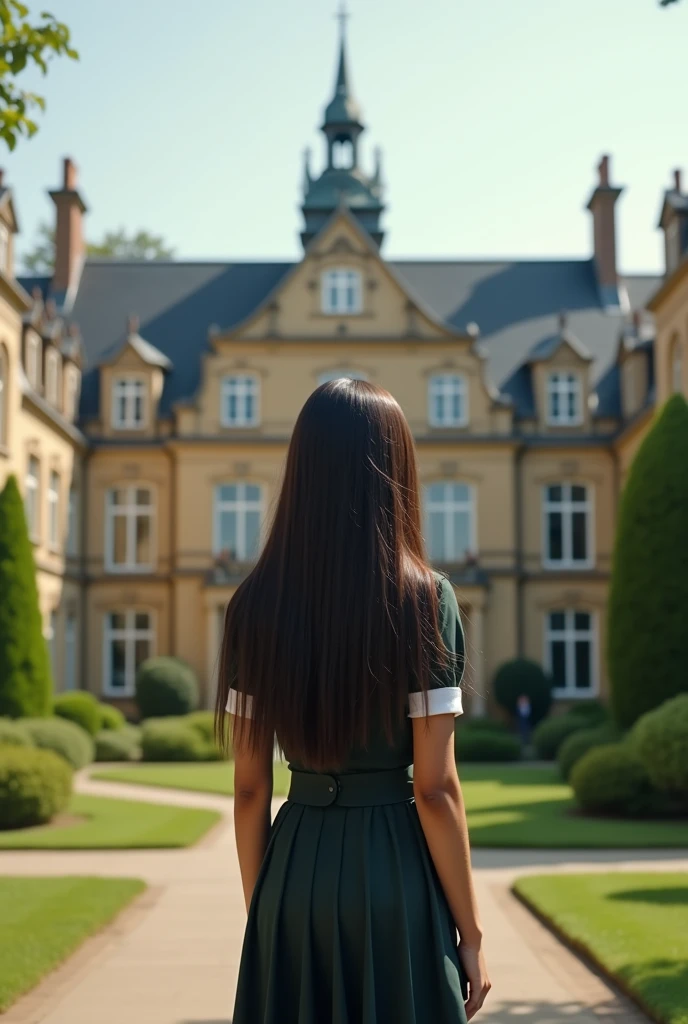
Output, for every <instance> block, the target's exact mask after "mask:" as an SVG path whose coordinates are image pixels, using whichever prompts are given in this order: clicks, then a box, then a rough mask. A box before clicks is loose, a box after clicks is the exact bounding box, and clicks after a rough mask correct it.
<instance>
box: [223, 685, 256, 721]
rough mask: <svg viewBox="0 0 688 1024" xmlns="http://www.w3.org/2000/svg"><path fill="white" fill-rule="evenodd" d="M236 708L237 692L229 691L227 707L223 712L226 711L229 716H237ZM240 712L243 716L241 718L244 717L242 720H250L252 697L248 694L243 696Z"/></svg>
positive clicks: (237, 703)
mask: <svg viewBox="0 0 688 1024" xmlns="http://www.w3.org/2000/svg"><path fill="white" fill-rule="evenodd" d="M238 707H239V693H238V691H237V690H230V691H229V695H228V697H227V706H226V708H225V711H227V712H228V713H229V714H230V715H236V714H238V710H237V709H238ZM241 710H242V711H243V716H242V717H244V718H251V717H252V712H253V697H252V696H251V694H250V693H247V694H245V696H244V703H243V706H242V709H241Z"/></svg>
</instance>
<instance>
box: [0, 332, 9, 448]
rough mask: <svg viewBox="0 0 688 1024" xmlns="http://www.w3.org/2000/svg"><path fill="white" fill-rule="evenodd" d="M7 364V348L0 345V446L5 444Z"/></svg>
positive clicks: (7, 399)
mask: <svg viewBox="0 0 688 1024" xmlns="http://www.w3.org/2000/svg"><path fill="white" fill-rule="evenodd" d="M9 400H10V395H9V365H8V361H7V350H6V349H5V346H4V345H0V448H5V447H6V445H7V418H8V411H9V410H8V406H9Z"/></svg>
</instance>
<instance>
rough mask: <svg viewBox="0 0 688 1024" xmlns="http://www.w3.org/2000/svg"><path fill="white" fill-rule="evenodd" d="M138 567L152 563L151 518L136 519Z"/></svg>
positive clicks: (138, 517)
mask: <svg viewBox="0 0 688 1024" xmlns="http://www.w3.org/2000/svg"><path fill="white" fill-rule="evenodd" d="M135 561H136V564H137V565H148V564H149V563H150V561H151V520H150V516H137V517H136V557H135Z"/></svg>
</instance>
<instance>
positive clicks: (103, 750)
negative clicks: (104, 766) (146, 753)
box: [95, 729, 141, 761]
mask: <svg viewBox="0 0 688 1024" xmlns="http://www.w3.org/2000/svg"><path fill="white" fill-rule="evenodd" d="M95 744H96V754H95V760H96V761H138V760H139V759H140V757H141V742H140V739H139V737H138V736H136V735H132V734H131V733H130V732H129V731H128V730H127V729H119V730H117V731H115V730H114V729H101V731H100V732H99V733H97V735H96V737H95Z"/></svg>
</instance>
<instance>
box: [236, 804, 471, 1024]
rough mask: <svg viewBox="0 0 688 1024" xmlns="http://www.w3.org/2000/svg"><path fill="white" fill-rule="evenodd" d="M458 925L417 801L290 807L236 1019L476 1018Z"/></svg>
mask: <svg viewBox="0 0 688 1024" xmlns="http://www.w3.org/2000/svg"><path fill="white" fill-rule="evenodd" d="M465 1022H466V1016H465V1012H464V998H463V995H462V974H461V968H460V966H459V960H458V953H457V937H456V929H455V927H454V923H453V921H452V917H451V913H450V911H449V907H448V905H447V902H446V899H445V896H444V893H443V891H442V888H441V886H440V883H439V879H438V877H437V874H436V872H435V869H434V866H433V864H432V860H431V858H430V853H429V851H428V847H427V844H426V841H425V837H424V835H423V831H422V828H421V825H420V821H419V818H418V812H417V810H416V806H415V804H414V803H412V802H407V803H402V804H386V805H381V806H375V807H353V808H344V807H339V806H331V807H326V808H319V807H311V806H303V805H301V804H296V803H292V802H289V801H288V802H287V803H286V804H284V805H283V807H282V808H281V809H280V811H279V813H278V815H277V817H276V819H275V823H274V825H273V830H272V834H271V839H270V844H269V847H268V851H267V854H266V857H265V860H264V862H263V866H262V869H261V873H260V876H259V879H258V883H257V885H256V889H255V892H254V895H253V899H252V903H251V907H250V911H249V916H248V923H247V926H246V934H245V938H244V947H243V953H242V959H241V968H240V972H239V982H238V987H237V995H236V1003H235V1007H234V1016H233V1018H232V1024H465Z"/></svg>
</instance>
